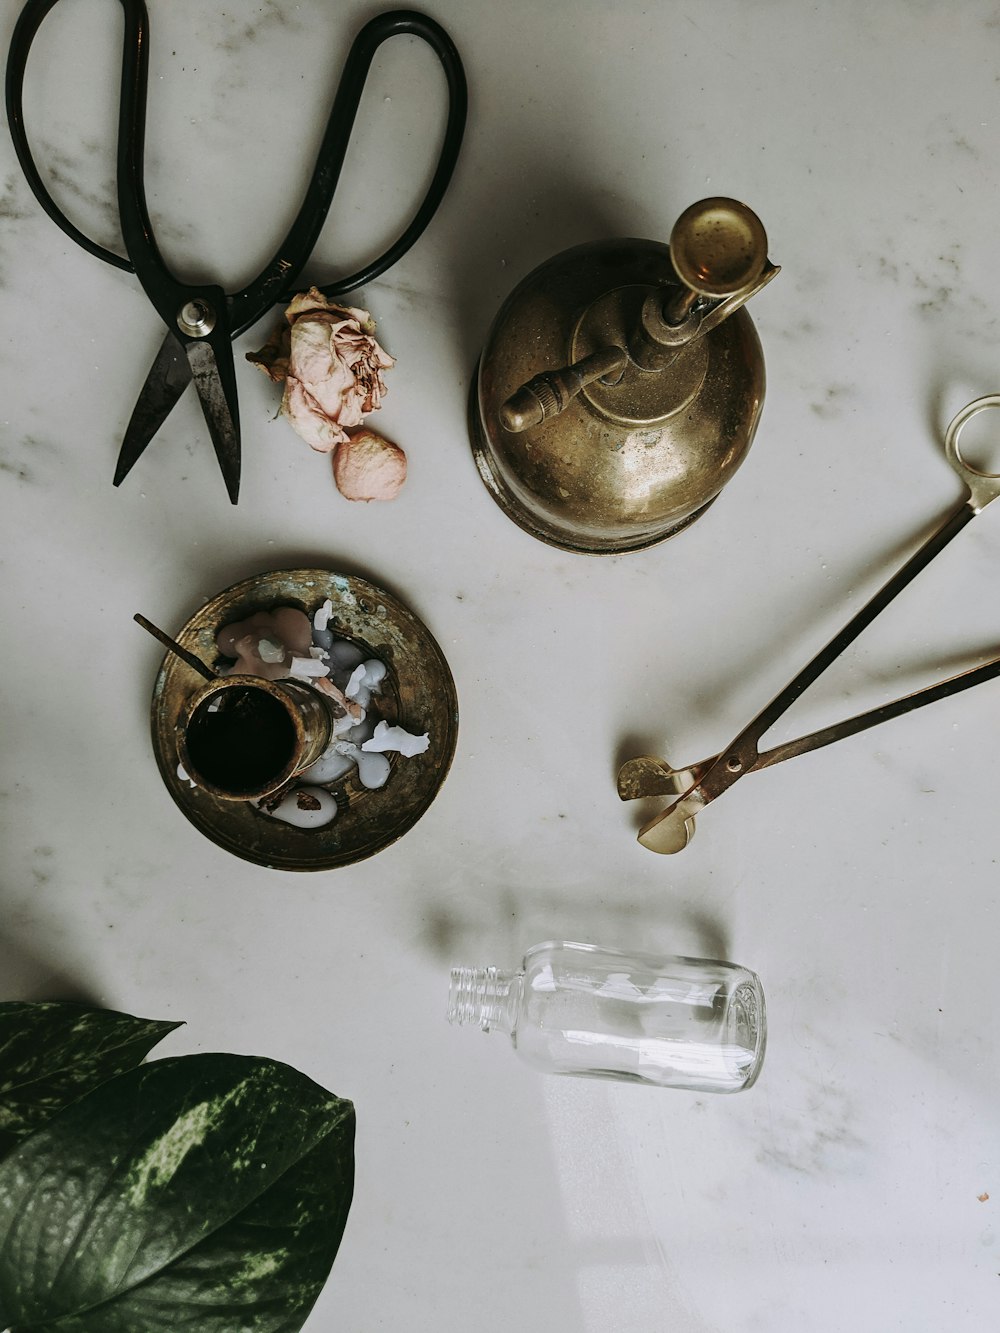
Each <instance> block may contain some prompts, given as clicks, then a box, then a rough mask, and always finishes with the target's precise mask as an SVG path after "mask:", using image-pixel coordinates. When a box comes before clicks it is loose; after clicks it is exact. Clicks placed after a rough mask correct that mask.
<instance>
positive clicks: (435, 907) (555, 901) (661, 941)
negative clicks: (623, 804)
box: [413, 884, 731, 968]
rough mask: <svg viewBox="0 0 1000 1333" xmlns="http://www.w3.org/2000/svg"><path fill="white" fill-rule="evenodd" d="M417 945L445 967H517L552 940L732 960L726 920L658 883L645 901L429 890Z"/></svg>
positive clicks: (526, 889) (582, 893)
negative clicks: (529, 951) (537, 947)
mask: <svg viewBox="0 0 1000 1333" xmlns="http://www.w3.org/2000/svg"><path fill="white" fill-rule="evenodd" d="M413 939H414V942H415V944H416V945H417V946H418V947H419V948H421V949H422V950H423V951H424V952H425V953H427V954H428V955H429V956H430V957H431V958H433V959H434V960H435V962H437V963H439V964H441V965H442V966H443V967H449V968H450V967H457V966H465V965H468V966H480V965H482V966H497V967H511V966H514V965H515V964H516V963H517V962H518V960H519V959H520V958H521V956H522V955H523V954H524V952H525V950H526V949H528V948H530V947H531V946H532V945H533V944H539V943H541V942H542V941H543V940H547V939H569V940H576V941H579V942H581V943H585V944H599V945H603V946H605V947H607V948H611V949H621V950H623V951H624V952H639V953H648V954H676V953H683V954H686V955H688V956H690V957H698V958H723V959H725V958H728V957H729V956H730V945H731V939H730V933H729V929H728V927H727V925H726V923H725V922H724V921H722V920H721V919H720V918H719V917H717V916H715V915H714V914H713V913H711V912H708V911H705V910H704V909H703V908H698V907H694V906H691V905H690V904H685V903H684V902H682V901H680V900H679V899H677V898H673V899H671V900H667V899H666V897H665V896H664V895H663V894H662V892H660V890H659V888H655V889H654V890H653V891H652V893H651V894H650V895H649V896H648V897H647V896H643V897H642V899H641V901H640V900H639V899H638V898H633V897H631V896H630V895H629V893H628V892H627V891H626V890H624V889H623V890H622V893H621V896H620V897H616V896H614V893H613V892H609V893H605V892H604V891H599V890H595V889H590V890H584V889H580V890H579V891H577V890H568V889H565V888H563V889H545V888H539V887H538V886H536V885H534V884H531V885H525V886H520V887H514V886H511V885H509V884H508V885H497V886H489V885H483V886H481V891H479V892H477V891H475V890H472V889H470V888H469V887H468V886H466V887H465V889H464V890H463V893H462V898H461V901H460V902H458V901H457V900H456V899H455V898H454V897H449V896H447V895H446V894H444V893H437V894H435V893H433V892H425V894H424V895H423V897H422V900H421V902H420V904H419V920H417V921H416V922H415V923H414V929H413Z"/></svg>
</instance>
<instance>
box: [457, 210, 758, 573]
mask: <svg viewBox="0 0 1000 1333" xmlns="http://www.w3.org/2000/svg"><path fill="white" fill-rule="evenodd" d="M777 272H778V269H777V267H776V266H775V265H773V264H771V263H770V262H769V261H768V258H767V237H766V234H765V232H764V228H763V226H762V225H761V223H760V220H759V219H758V218H757V216H756V214H754V213H753V212H752V211H751V210H750V209H749V208H747V207H746V206H745V205H744V204H740V203H738V202H737V201H736V200H732V199H723V198H713V199H706V200H702V201H701V202H700V203H697V204H693V205H692V206H691V207H690V208H688V209H687V210H686V211H685V212H684V213H683V214H682V215H681V217H680V218H679V219H678V221H677V224H676V225H675V227H674V229H673V231H672V233H671V237H670V244H669V246H667V245H664V244H662V243H660V242H657V241H646V240H636V239H625V240H611V241H600V242H594V243H591V244H589V245H582V246H577V247H576V248H575V249H572V250H567V251H564V252H563V253H562V254H559V255H556V256H555V257H554V258H553V259H550V260H548V261H547V262H546V263H544V264H542V265H541V266H540V267H539V268H537V269H535V270H534V272H533V273H530V274H529V275H528V276H527V277H526V278H525V279H524V280H523V281H522V282H521V283H520V284H519V286H518V287H516V288H515V290H514V291H513V292H512V293H511V295H510V296H509V297H508V298H507V300H506V302H505V303H504V305H503V306H502V307H501V309H500V312H499V314H498V315H497V318H496V320H495V322H494V324H493V327H492V329H491V331H490V334H489V337H488V339H487V342H486V345H485V347H484V349H483V353H482V357H481V358H480V363H479V368H478V373H477V376H476V382H475V384H474V386H473V393H472V399H471V402H470V434H471V437H472V447H473V453H474V455H475V458H476V463H477V465H478V467H479V471H480V475H481V476H482V478H483V481H484V482H485V483H486V486H487V488H488V489H489V491H490V493H491V494H492V495H493V497H494V499H495V500H496V501H497V503H498V504H499V505H500V506H501V507H502V508H503V509H504V511H505V512H506V513H507V514H508V516H509V517H510V518H512V519H513V520H514V522H516V523H518V524H519V525H520V526H521V527H522V528H524V529H525V530H526V531H528V532H530V533H532V535H534V536H536V537H538V538H540V539H541V540H542V541H546V542H548V543H550V544H551V545H554V546H558V547H562V548H563V549H565V550H572V551H581V552H585V553H591V554H599V553H605V552H606V553H613V552H623V551H631V550H638V549H641V548H642V547H645V546H650V545H653V544H654V543H656V542H660V541H663V540H665V539H666V538H667V537H671V536H673V535H674V534H675V533H677V532H679V531H680V530H681V529H682V528H684V527H686V526H687V525H688V524H689V523H691V522H693V520H694V519H695V518H697V517H698V516H699V514H701V513H703V512H704V510H705V509H706V508H707V507H708V505H710V504H711V502H712V501H713V500H714V499H715V497H716V496H717V495H718V493H719V491H720V490H721V489H722V487H723V486H724V485H725V483H726V482H727V481H728V480H729V478H730V477H731V476H732V475H733V473H734V472H735V471H736V469H737V468H738V467H739V465H740V463H741V462H742V461H743V458H744V457H745V455H746V452H747V450H748V449H749V447H750V444H751V441H752V440H753V435H754V432H755V430H756V427H757V422H758V419H759V416H760V410H761V405H762V403H763V398H764V362H763V357H762V354H761V350H760V343H759V341H758V339H757V334H756V332H755V330H754V327H753V324H752V322H751V320H750V317H749V315H748V314H747V313H746V311H744V310H742V309H741V307H742V306H743V304H744V303H745V302H746V301H747V300H748V299H749V298H750V297H751V296H752V295H754V294H755V293H756V292H758V291H760V289H761V288H762V287H763V286H764V285H765V283H767V282H768V281H770V279H771V278H772V277H774V275H775V274H776V273H777ZM559 367H561V368H559Z"/></svg>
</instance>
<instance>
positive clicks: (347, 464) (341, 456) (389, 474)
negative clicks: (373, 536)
mask: <svg viewBox="0 0 1000 1333" xmlns="http://www.w3.org/2000/svg"><path fill="white" fill-rule="evenodd" d="M333 479H334V481H335V482H336V483H337V489H338V490H339V491H340V493H341V495H343V496H344V497H345V498H346V499H348V500H394V499H395V498H396V496H397V495H398V494H399V492H400V489H401V487H402V485H403V482H404V481H405V480H406V455H405V454H404V453H403V451H402V449H400V447H399V445H398V444H393V443H392V441H391V440H387V439H385V437H384V436H382V435H378V434H376V433H375V431H373V430H357V431H353V432H352V433H351V435H350V437H349V438H347V439H346V440H345V441H344V443H342V444H341V445H340V448H339V449H338V450H337V452H336V454H335V455H334V459H333Z"/></svg>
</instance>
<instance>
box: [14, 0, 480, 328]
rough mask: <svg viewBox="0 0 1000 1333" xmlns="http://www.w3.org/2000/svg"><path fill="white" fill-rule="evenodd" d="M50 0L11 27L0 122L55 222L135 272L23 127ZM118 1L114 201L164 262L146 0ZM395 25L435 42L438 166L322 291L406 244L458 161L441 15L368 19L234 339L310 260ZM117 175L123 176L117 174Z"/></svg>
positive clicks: (350, 284)
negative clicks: (72, 214) (77, 207)
mask: <svg viewBox="0 0 1000 1333" xmlns="http://www.w3.org/2000/svg"><path fill="white" fill-rule="evenodd" d="M57 3H58V0H27V3H26V4H25V6H24V8H23V10H22V11H21V14H20V16H19V17H18V20H17V23H16V24H15V27H14V33H13V36H12V38H11V44H10V52H9V55H8V59H7V72H6V88H5V92H6V107H7V120H8V124H9V125H10V132H11V138H12V140H13V143H14V150H15V152H16V154H17V158H18V161H19V163H20V164H21V169H22V171H23V172H24V175H25V179H26V180H27V182H28V185H29V187H30V189H31V192H32V194H33V195H34V196H35V198H36V199H37V200H38V202H39V204H40V205H41V207H42V208H43V209H44V210H45V212H46V213H47V214H48V215H49V217H50V218H51V219H52V221H53V222H54V223H55V224H56V226H57V227H59V228H60V230H61V231H63V232H65V234H66V235H67V236H68V237H69V238H70V240H72V241H73V242H75V244H77V245H79V246H80V247H81V248H82V249H84V250H86V251H87V253H88V254H91V255H93V256H94V257H95V258H96V259H100V260H102V261H103V262H104V263H105V264H112V265H113V266H114V267H115V268H117V269H121V270H122V271H123V272H125V273H135V271H136V269H135V264H134V263H133V262H132V260H131V259H125V258H123V257H122V256H121V255H118V254H115V252H114V251H113V250H109V249H107V247H106V246H103V245H100V244H98V242H97V241H95V240H93V239H92V238H91V237H89V236H87V235H86V233H84V232H82V231H81V230H80V229H79V227H77V226H75V225H74V224H73V223H72V222H70V220H69V218H68V217H67V216H66V214H65V213H64V212H63V211H62V209H60V208H59V206H58V204H57V203H56V202H55V200H54V199H53V198H52V196H51V194H50V193H49V191H48V189H47V187H46V185H45V183H44V181H43V180H42V178H41V175H40V174H39V171H38V168H37V166H36V165H35V160H34V157H33V156H32V153H31V148H30V145H29V143H28V138H27V134H26V132H25V127H24V74H25V68H26V66H27V62H28V54H29V52H30V50H31V44H32V42H33V41H34V39H35V36H36V34H37V32H38V29H39V27H40V26H41V24H42V21H43V19H44V18H45V16H46V15H47V14H48V12H49V11H50V10H51V9H53V8H54V7H55V5H56V4H57ZM120 3H121V5H122V8H123V10H124V11H125V19H126V39H125V56H124V60H123V86H122V113H121V123H120V125H119V182H118V190H119V207H120V208H121V207H122V204H123V203H124V204H125V205H126V207H125V210H124V211H125V213H126V214H127V215H128V216H125V217H123V231H124V232H125V243H126V248H127V249H128V250H129V251H130V252H133V251H136V250H137V248H138V247H144V249H145V252H148V253H144V255H143V258H144V261H145V260H146V259H147V258H148V260H149V263H145V262H144V268H149V267H156V268H163V261H162V260H161V259H160V257H159V255H158V253H157V252H156V247H155V243H154V242H153V237H152V229H151V227H150V226H149V220H148V217H147V216H146V209H145V199H144V193H143V190H142V179H141V162H142V139H143V126H144V117H145V99H146V58H147V57H146V46H147V45H148V42H147V41H146V33H147V27H146V23H147V19H146V9H145V5H144V3H143V0H120ZM400 33H408V34H410V35H412V36H415V37H420V38H421V39H422V40H423V41H425V42H426V43H427V44H428V45H429V46H430V47H431V48H432V50H433V51H434V52H435V54H436V55H437V57H438V59H439V60H440V62H441V65H442V67H443V69H444V72H445V77H446V79H447V82H448V118H447V123H446V125H445V133H444V139H443V142H442V145H441V152H440V155H439V157H438V163H437V167H436V169H435V172H434V176H433V178H432V180H431V183H430V186H429V188H428V190H427V193H426V195H425V196H424V199H423V201H422V202H421V204H420V206H419V207H418V209H417V211H416V213H415V214H414V216H413V218H412V219H411V221H410V223H409V225H408V226H407V227H406V228H405V230H404V231H403V232H402V234H401V235H400V237H399V238H398V240H396V241H395V242H394V243H393V244H392V245H391V246H389V248H388V249H387V250H386V251H385V252H384V253H383V254H381V255H379V256H378V258H377V259H374V260H372V261H371V263H369V264H366V265H365V267H364V268H361V269H358V270H357V272H355V273H351V274H349V275H348V276H347V277H344V278H338V279H336V280H335V281H333V282H330V283H327V284H326V285H325V286H322V287H321V288H320V290H321V291H323V292H324V293H325V294H326V295H327V296H341V295H345V294H346V293H347V292H350V291H354V290H355V288H357V287H361V286H363V285H364V284H365V283H366V282H371V281H372V280H373V279H374V278H376V277H378V276H379V275H380V274H382V273H384V272H385V271H386V269H388V268H391V266H392V265H393V264H394V263H396V261H397V260H398V259H400V258H401V257H402V256H403V255H404V254H405V253H406V251H407V250H409V249H410V247H411V246H412V245H413V244H414V242H415V241H416V240H417V238H418V237H419V236H420V234H421V233H422V232H423V230H424V228H425V227H426V226H427V224H428V223H429V222H430V220H431V218H432V217H433V215H434V213H435V211H436V210H437V207H438V205H439V204H440V202H441V199H442V197H443V196H444V192H445V190H446V189H447V187H448V183H449V181H450V180H451V176H452V173H453V171H454V169H455V163H456V162H457V160H458V153H459V149H460V148H461V144H462V137H463V134H464V132H465V120H466V114H467V110H468V89H467V86H466V81H465V72H464V70H463V68H462V61H461V58H460V57H459V54H458V51H457V50H456V48H455V45H454V43H453V42H452V40H451V38H450V37H449V36H448V34H447V33H446V32H445V30H444V29H443V28H442V27H441V26H440V25H439V24H438V23H436V22H435V21H434V20H433V19H431V18H428V17H427V16H426V15H425V14H419V13H417V12H416V11H414V10H405V9H401V10H390V11H388V12H386V13H384V14H379V15H377V16H376V17H375V18H374V19H372V20H371V21H370V22H369V23H367V24H365V26H364V27H363V28H362V29H361V31H360V32H359V33H358V35H357V37H356V38H355V39H354V42H353V44H352V46H351V49H350V52H349V53H348V57H347V61H346V62H345V65H344V71H343V74H342V76H341V80H340V85H339V87H338V89H337V94H336V97H335V98H334V103H333V108H332V110H331V112H330V117H329V120H328V123H327V128H326V133H325V135H324V138H323V145H322V148H321V149H320V155H319V160H318V161H317V165H316V170H315V171H314V173H313V177H312V180H311V181H310V184H309V188H308V190H307V192H306V196H305V199H304V200H303V204H302V207H301V209H300V210H299V213H298V216H297V217H296V219H295V221H294V222H293V224H292V227H291V230H290V231H289V233H288V235H287V236H286V238H285V240H284V242H283V244H282V247H281V250H279V252H278V254H277V255H275V257H274V259H273V260H272V261H271V263H270V264H269V265H268V267H267V268H266V269H265V270H264V272H263V273H262V274H261V275H260V277H258V278H257V279H256V280H255V281H254V282H252V283H250V284H248V286H246V287H244V288H243V289H242V291H240V292H237V293H236V295H235V296H234V297H232V298H231V301H230V317H231V329H230V332H231V335H232V336H233V337H236V336H237V335H238V334H239V333H242V332H243V331H244V330H246V329H247V328H249V327H250V326H251V325H252V324H255V323H256V322H257V320H258V319H260V317H261V315H263V314H264V313H266V311H267V310H268V309H270V307H271V306H272V305H274V304H275V303H276V302H277V301H281V300H286V299H288V298H289V297H290V296H291V294H292V289H290V286H289V284H290V283H292V282H294V278H295V276H296V275H297V274H298V273H299V272H300V271H301V269H302V268H303V266H304V265H305V263H306V261H307V259H308V258H309V255H310V253H311V252H312V248H313V246H314V244H315V243H316V240H317V239H318V237H319V233H320V231H321V230H322V227H323V223H324V221H325V219H326V215H327V213H328V211H329V208H330V204H331V202H332V200H333V194H334V190H335V189H336V186H337V182H338V180H339V178H340V171H341V168H342V166H343V162H344V158H345V156H346V153H347V146H348V141H349V139H350V136H351V130H352V129H353V126H354V120H355V117H356V115H357V111H358V107H359V105H360V102H361V95H362V93H363V91H364V86H365V82H366V80H367V77H368V71H369V69H370V67H371V63H372V60H373V59H374V56H375V53H376V51H377V50H378V48H379V47H380V46H381V45H382V43H383V42H385V41H387V40H388V39H389V38H390V37H394V36H396V35H397V34H400ZM137 47H138V49H135V48H137ZM123 174H124V176H125V178H126V179H124V180H123V179H121V177H122V175H123ZM166 276H167V275H166V273H165V272H164V277H166Z"/></svg>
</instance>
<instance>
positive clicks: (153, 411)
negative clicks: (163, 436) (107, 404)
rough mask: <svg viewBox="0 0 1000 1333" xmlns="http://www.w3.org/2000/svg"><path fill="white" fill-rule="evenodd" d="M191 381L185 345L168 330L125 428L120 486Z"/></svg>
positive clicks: (120, 454)
mask: <svg viewBox="0 0 1000 1333" xmlns="http://www.w3.org/2000/svg"><path fill="white" fill-rule="evenodd" d="M190 383H191V367H190V366H189V365H188V359H187V356H186V355H185V353H184V348H183V347H182V346H181V344H180V343H179V342H178V340H177V339H176V338H175V337H174V335H173V334H172V333H168V334H167V336H166V338H164V340H163V344H162V346H161V347H160V350H159V351H158V352H157V354H156V359H155V360H154V362H153V364H152V366H151V367H150V371H149V374H148V375H147V376H146V382H145V384H144V385H143V386H142V392H141V393H140V394H139V398H138V400H137V402H136V405H135V407H134V409H133V411H132V416H131V418H130V420H129V423H128V427H127V429H126V431H125V438H124V440H123V441H122V447H121V449H120V450H119V452H118V462H117V464H116V466H115V476H114V484H115V485H116V486H120V485H121V483H122V482H123V481H124V480H125V478H126V477H127V476H128V474H129V473H130V472H131V471H132V468H133V467H134V465H135V464H136V462H137V461H138V460H139V458H141V456H142V454H143V453H144V452H145V449H146V446H147V445H148V444H149V442H150V440H152V438H153V436H154V435H155V434H156V432H157V431H158V430H159V429H160V427H161V426H162V425H163V423H164V421H166V419H167V417H168V416H169V415H170V413H171V412H172V411H173V408H174V404H175V403H176V402H177V400H178V398H180V396H181V394H182V393H183V392H184V390H185V389H186V388H187V386H188V385H189V384H190Z"/></svg>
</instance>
